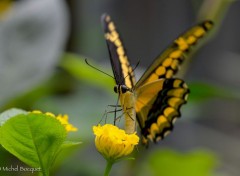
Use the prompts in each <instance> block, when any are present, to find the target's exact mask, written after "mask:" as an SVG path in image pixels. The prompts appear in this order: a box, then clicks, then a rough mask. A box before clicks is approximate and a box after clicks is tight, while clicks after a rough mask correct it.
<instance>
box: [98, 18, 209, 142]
mask: <svg viewBox="0 0 240 176" xmlns="http://www.w3.org/2000/svg"><path fill="white" fill-rule="evenodd" d="M101 22H102V26H103V29H104V33H105V39H106V43H107V47H108V51H109V55H110V62H111V66H112V70H113V74H114V79H115V82H116V86H115V87H114V91H115V92H116V93H118V95H119V102H120V104H121V108H122V110H123V112H124V116H125V131H126V133H129V134H131V133H134V132H135V131H136V121H137V122H138V125H139V127H140V129H141V135H142V142H143V144H145V145H148V143H149V141H154V142H157V141H159V140H161V139H163V138H164V137H165V136H166V135H167V134H169V133H170V132H171V130H172V129H173V124H174V122H175V121H176V119H177V118H179V117H180V116H181V114H180V108H181V106H182V105H183V104H185V103H186V102H187V97H188V94H189V88H188V86H187V84H186V83H185V82H184V81H183V80H182V79H179V78H174V75H175V74H176V73H177V72H178V70H179V67H180V65H181V64H182V63H183V62H184V61H185V60H186V58H187V55H188V54H189V53H191V51H192V49H193V47H194V46H195V45H197V44H198V43H199V40H201V39H202V38H203V37H204V36H205V35H206V34H207V32H208V31H209V30H210V29H211V28H212V27H213V22H212V21H210V20H206V21H203V22H202V23H199V24H197V25H195V26H193V27H192V28H190V29H188V30H187V31H186V32H185V33H183V34H182V35H180V36H179V37H178V38H177V39H176V40H174V42H173V43H172V44H171V45H170V46H169V47H168V48H167V49H166V50H165V51H163V52H162V53H161V54H160V55H159V56H157V57H156V59H155V60H154V61H153V63H152V64H151V65H150V67H148V69H147V70H146V72H145V73H144V74H143V75H142V76H141V78H140V79H139V81H138V82H136V79H135V75H134V70H133V68H132V66H131V64H130V62H129V59H128V57H127V54H126V49H125V48H124V45H123V42H122V39H121V36H120V34H119V32H118V31H117V28H116V26H115V24H114V22H113V21H112V20H111V17H110V16H109V15H108V14H103V15H102V17H101Z"/></svg>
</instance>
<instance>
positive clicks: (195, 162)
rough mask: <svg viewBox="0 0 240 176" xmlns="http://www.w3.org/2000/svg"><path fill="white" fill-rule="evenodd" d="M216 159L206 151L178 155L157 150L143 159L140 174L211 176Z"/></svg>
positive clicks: (170, 151) (152, 175)
mask: <svg viewBox="0 0 240 176" xmlns="http://www.w3.org/2000/svg"><path fill="white" fill-rule="evenodd" d="M216 163H217V159H216V158H215V156H214V155H213V154H212V153H210V152H207V151H202V150H197V151H194V152H189V153H178V152H175V151H172V150H158V151H156V152H153V153H151V155H150V156H149V157H148V158H146V159H145V162H144V163H143V167H140V168H142V169H140V172H139V173H140V174H139V175H144V174H147V175H149V176H158V175H163V176H176V175H194V176H210V175H213V169H214V168H215V166H216Z"/></svg>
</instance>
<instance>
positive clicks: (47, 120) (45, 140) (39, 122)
mask: <svg viewBox="0 0 240 176" xmlns="http://www.w3.org/2000/svg"><path fill="white" fill-rule="evenodd" d="M0 139H1V144H2V146H3V147H4V148H5V149H6V150H8V151H9V152H10V153H12V154H13V155H15V156H16V157H17V158H19V159H20V160H21V161H23V162H25V163H26V164H28V165H30V166H32V167H34V168H39V167H40V168H41V171H42V173H43V175H48V174H49V169H50V167H51V166H52V164H53V161H54V159H55V158H56V155H57V153H58V152H59V150H60V149H61V145H62V144H63V142H64V141H65V139H66V130H65V128H64V126H63V125H61V123H60V122H59V121H58V120H57V119H55V118H53V117H50V116H47V115H45V114H33V113H29V114H20V115H17V116H15V117H12V118H11V119H9V120H8V121H6V122H5V123H4V125H3V126H2V127H1V128H0Z"/></svg>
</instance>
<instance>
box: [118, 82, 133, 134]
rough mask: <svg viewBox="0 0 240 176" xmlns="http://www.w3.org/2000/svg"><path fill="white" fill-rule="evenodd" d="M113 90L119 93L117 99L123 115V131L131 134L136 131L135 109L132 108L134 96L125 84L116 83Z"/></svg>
mask: <svg viewBox="0 0 240 176" xmlns="http://www.w3.org/2000/svg"><path fill="white" fill-rule="evenodd" d="M114 91H115V92H116V93H118V94H119V101H120V104H121V107H122V111H123V112H124V114H123V115H124V117H125V131H126V133H127V134H132V133H134V132H135V131H136V111H135V109H134V104H135V96H134V93H133V91H132V90H131V89H129V88H128V87H126V86H125V85H116V86H115V87H114Z"/></svg>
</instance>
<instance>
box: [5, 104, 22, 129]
mask: <svg viewBox="0 0 240 176" xmlns="http://www.w3.org/2000/svg"><path fill="white" fill-rule="evenodd" d="M18 114H27V111H25V110H22V109H17V108H12V109H8V110H6V111H4V112H2V113H1V114H0V126H2V125H3V124H4V123H5V122H6V121H7V120H8V119H10V118H11V117H14V116H16V115H18Z"/></svg>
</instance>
